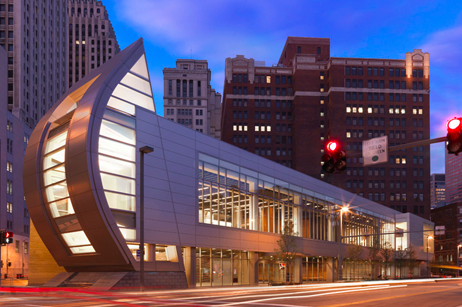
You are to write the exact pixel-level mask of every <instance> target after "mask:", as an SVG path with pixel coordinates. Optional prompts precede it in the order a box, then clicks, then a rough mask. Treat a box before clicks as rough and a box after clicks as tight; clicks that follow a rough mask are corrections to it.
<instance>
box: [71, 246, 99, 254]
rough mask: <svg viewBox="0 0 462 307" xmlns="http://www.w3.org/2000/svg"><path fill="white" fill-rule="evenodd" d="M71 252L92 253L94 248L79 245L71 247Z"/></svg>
mask: <svg viewBox="0 0 462 307" xmlns="http://www.w3.org/2000/svg"><path fill="white" fill-rule="evenodd" d="M71 252H72V253H73V254H87V253H94V252H95V249H94V248H93V246H91V245H87V246H79V247H71Z"/></svg>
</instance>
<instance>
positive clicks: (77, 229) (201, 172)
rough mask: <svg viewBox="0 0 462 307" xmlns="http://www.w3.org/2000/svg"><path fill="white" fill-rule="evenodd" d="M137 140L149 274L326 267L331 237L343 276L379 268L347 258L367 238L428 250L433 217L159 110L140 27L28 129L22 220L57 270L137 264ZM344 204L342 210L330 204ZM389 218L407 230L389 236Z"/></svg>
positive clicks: (254, 278)
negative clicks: (286, 256)
mask: <svg viewBox="0 0 462 307" xmlns="http://www.w3.org/2000/svg"><path fill="white" fill-rule="evenodd" d="M145 145H149V146H151V147H153V148H154V152H153V153H150V154H146V156H145V159H144V161H145V163H144V172H145V185H144V191H145V228H144V233H145V242H146V243H145V249H146V251H147V252H146V256H145V260H146V265H145V269H146V271H148V272H149V274H148V285H154V284H159V283H163V284H164V285H166V286H172V287H186V286H221V285H246V284H256V283H259V282H261V283H268V282H283V281H286V280H287V278H288V276H291V278H292V280H293V281H295V282H311V281H334V280H335V279H336V278H337V276H338V274H337V273H338V272H337V260H338V257H339V246H341V250H342V255H343V256H342V258H345V261H344V262H343V271H344V274H343V278H344V279H357V278H366V279H367V278H371V277H372V275H374V274H376V273H377V272H371V269H370V268H369V267H367V264H366V262H364V263H362V264H360V265H359V264H357V261H356V262H354V263H355V265H353V266H351V265H350V264H349V262H348V259H347V258H348V257H349V254H348V246H351V245H353V244H354V245H357V246H361V247H362V249H363V250H364V252H363V253H362V255H364V256H363V257H359V259H355V260H361V259H365V258H366V257H367V256H366V255H367V254H368V253H367V249H368V248H369V247H371V246H376V247H377V246H385V245H390V246H391V247H392V248H398V249H404V248H407V247H409V246H410V245H411V244H412V245H413V246H414V249H415V252H416V257H417V258H416V259H415V260H416V261H419V262H418V264H421V260H423V259H425V257H426V253H427V252H430V253H433V247H432V246H433V245H432V242H431V241H429V240H428V234H429V233H430V231H431V229H432V228H433V224H432V223H431V222H430V221H427V220H424V219H422V218H420V217H417V216H414V215H412V214H409V213H406V214H403V213H400V212H397V211H394V210H392V209H389V208H387V207H384V206H382V205H379V204H377V203H374V202H373V201H371V200H368V199H365V198H362V197H359V196H357V195H355V194H352V193H350V192H347V191H345V190H342V189H339V188H337V187H334V186H332V185H329V184H327V183H325V182H322V181H320V180H317V179H314V178H312V177H309V176H307V175H304V174H302V173H299V172H297V171H295V170H292V169H290V168H287V167H284V166H282V165H280V164H277V163H275V162H272V161H270V160H267V159H265V158H262V157H259V156H257V155H254V154H252V153H249V152H247V151H245V150H242V149H239V148H236V147H234V146H232V145H229V144H226V143H224V142H221V141H219V140H217V139H214V138H212V137H209V136H207V135H204V134H203V133H200V132H197V131H194V130H192V129H189V128H186V127H184V126H182V125H179V124H177V123H174V122H172V121H169V120H167V119H164V118H162V117H159V116H158V115H156V112H155V107H154V100H153V97H152V91H151V86H150V79H149V73H148V69H147V66H146V59H145V54H144V47H143V43H142V40H141V39H140V40H138V41H136V42H135V43H133V44H132V45H130V46H129V47H127V48H126V49H125V50H123V51H122V52H120V53H119V54H117V55H115V56H114V58H113V59H111V60H110V61H108V62H107V63H106V64H104V65H103V66H101V67H99V68H97V69H95V70H94V71H92V72H91V73H90V74H88V75H87V76H86V77H85V78H83V79H82V80H80V81H79V82H78V83H76V84H75V85H74V86H73V87H72V88H70V89H69V90H68V92H67V93H66V94H65V95H64V96H63V97H62V98H61V99H60V100H59V101H58V102H57V103H56V104H55V105H54V107H53V108H52V109H50V111H49V112H48V113H47V114H46V115H45V116H44V117H43V118H42V120H41V121H40V123H39V124H38V125H37V127H36V128H35V130H34V132H33V133H32V136H31V137H30V140H29V144H28V147H27V151H26V158H25V162H24V187H25V195H26V198H27V205H28V208H29V212H30V215H31V218H32V222H33V226H34V227H33V229H32V231H33V232H34V234H35V233H36V234H38V236H39V238H40V242H38V243H40V244H44V246H45V247H46V249H47V251H48V252H49V254H48V255H49V256H50V259H52V261H54V262H55V264H57V265H58V267H61V271H62V268H64V270H65V271H66V272H77V273H78V274H77V275H79V274H80V273H82V274H83V273H86V272H98V274H99V275H98V276H101V278H103V277H104V276H106V278H107V274H113V272H120V273H121V274H116V275H117V276H116V275H111V276H113V277H111V278H113V279H115V281H114V283H113V286H121V285H124V282H126V278H127V276H129V275H136V274H137V273H136V272H138V271H139V267H140V266H139V260H140V259H139V255H140V253H139V240H140V226H139V225H140V216H139V205H140V197H139V195H140V189H141V186H140V167H141V165H140V156H139V150H138V149H139V148H141V147H143V146H145ZM342 207H348V208H349V211H348V212H347V213H343V215H342V218H340V214H341V213H340V212H341V210H340V209H341V208H342ZM341 220H342V222H343V227H342V229H343V230H342V233H340V232H341V231H340V227H339V225H340V221H341ZM288 225H290V228H291V229H290V230H291V233H292V234H293V236H294V237H295V241H296V245H297V250H296V253H295V259H294V262H293V266H292V268H288V267H286V265H285V263H284V261H282V260H281V259H280V258H278V255H279V253H278V252H277V250H278V244H277V241H278V240H279V239H280V238H281V234H282V232H283V230H284V229H285V228H287V227H286V226H288ZM397 229H401V230H403V231H404V234H402V235H400V236H396V237H395V231H396V230H397ZM408 230H412V232H406V231H408ZM340 235H342V237H343V239H342V243H343V244H341V245H340V244H339V240H340ZM38 236H31V237H37V238H38ZM38 243H37V246H38V245H40V244H38ZM427 243H430V245H429V246H427V245H426V244H427ZM32 244H34V243H31V245H32ZM34 257H45V256H43V255H42V256H33V255H32V254H31V258H34ZM381 270H382V269H381ZM383 270H385V271H387V272H385V273H386V274H387V275H390V276H395V274H397V273H396V272H395V271H394V268H393V267H392V266H391V267H388V268H383ZM31 271H34V270H32V268H31ZM56 272H58V270H57V271H56ZM110 272H112V273H110ZM127 274H128V275H127ZM371 274H372V275H371ZM380 274H381V273H380ZM416 274H419V272H418V270H416ZM65 276H68V277H66V278H67V279H66V278H63V282H65V280H69V279H72V278H74V277H75V276H76V275H75V274H74V275H72V276H71V275H65ZM92 276H95V275H92ZM114 276H116V277H114ZM31 278H33V276H31ZM117 278H118V279H117ZM124 278H125V279H124ZM58 279H59V278H58ZM55 280H56V279H55ZM95 282H97V281H95Z"/></svg>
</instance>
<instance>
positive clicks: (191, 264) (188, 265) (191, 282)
mask: <svg viewBox="0 0 462 307" xmlns="http://www.w3.org/2000/svg"><path fill="white" fill-rule="evenodd" d="M184 254H185V255H184V268H185V273H186V280H187V281H188V286H189V288H195V287H196V248H195V247H186V248H185V253H184Z"/></svg>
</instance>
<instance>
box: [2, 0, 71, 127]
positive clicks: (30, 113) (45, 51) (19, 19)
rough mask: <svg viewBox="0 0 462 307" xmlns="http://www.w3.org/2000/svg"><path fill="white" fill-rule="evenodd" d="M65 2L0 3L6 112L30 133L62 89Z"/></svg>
mask: <svg viewBox="0 0 462 307" xmlns="http://www.w3.org/2000/svg"><path fill="white" fill-rule="evenodd" d="M66 29H67V0H55V1H50V0H46V1H31V0H26V1H13V0H0V46H1V47H3V48H4V49H5V50H6V51H7V52H8V55H7V57H8V59H7V61H8V98H7V103H8V110H10V111H12V112H13V114H14V115H15V116H16V117H18V118H19V119H20V120H21V121H22V122H24V123H26V124H27V125H28V126H29V127H31V128H33V127H35V125H36V124H37V123H38V121H39V120H40V118H41V117H42V116H43V115H44V114H45V112H46V111H47V110H48V109H49V108H50V107H51V106H52V105H53V103H54V102H55V101H56V100H57V99H58V98H59V97H61V96H62V95H63V94H64V92H65V90H66V89H67V50H68V44H67V32H66Z"/></svg>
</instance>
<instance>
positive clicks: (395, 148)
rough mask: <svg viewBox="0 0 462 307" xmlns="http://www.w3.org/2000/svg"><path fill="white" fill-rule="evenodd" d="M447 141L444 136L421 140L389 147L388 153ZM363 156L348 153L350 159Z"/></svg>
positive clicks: (358, 152) (357, 153)
mask: <svg viewBox="0 0 462 307" xmlns="http://www.w3.org/2000/svg"><path fill="white" fill-rule="evenodd" d="M446 141H447V137H445V136H442V137H439V138H434V139H428V140H421V141H417V142H412V143H407V144H401V145H395V146H392V147H388V151H389V152H390V151H398V150H401V149H407V148H413V147H417V146H426V145H430V144H435V143H441V142H446ZM362 154H363V153H362V151H357V152H353V153H349V152H348V157H361V156H362Z"/></svg>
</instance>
